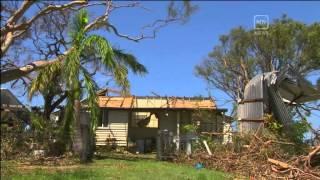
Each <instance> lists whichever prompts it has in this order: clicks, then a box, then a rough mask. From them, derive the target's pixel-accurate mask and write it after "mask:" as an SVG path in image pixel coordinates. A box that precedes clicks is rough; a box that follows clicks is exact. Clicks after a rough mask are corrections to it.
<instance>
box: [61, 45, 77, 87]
mask: <svg viewBox="0 0 320 180" xmlns="http://www.w3.org/2000/svg"><path fill="white" fill-rule="evenodd" d="M79 54H80V52H79V51H78V50H76V49H75V50H72V51H71V52H70V53H69V54H68V56H67V57H66V60H65V63H64V71H63V75H64V79H65V80H66V85H67V88H69V90H74V88H75V86H77V84H78V83H79V81H78V79H79V78H78V77H79V68H80V60H79V59H80V55H79Z"/></svg>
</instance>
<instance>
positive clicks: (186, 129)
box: [181, 124, 198, 134]
mask: <svg viewBox="0 0 320 180" xmlns="http://www.w3.org/2000/svg"><path fill="white" fill-rule="evenodd" d="M197 130H198V126H197V125H194V124H186V125H184V126H182V128H181V132H182V133H185V134H187V133H196V132H197Z"/></svg>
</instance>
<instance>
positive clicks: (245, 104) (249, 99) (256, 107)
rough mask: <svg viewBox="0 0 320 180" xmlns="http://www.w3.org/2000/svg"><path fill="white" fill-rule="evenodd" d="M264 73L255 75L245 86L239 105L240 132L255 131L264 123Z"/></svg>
mask: <svg viewBox="0 0 320 180" xmlns="http://www.w3.org/2000/svg"><path fill="white" fill-rule="evenodd" d="M263 78H264V76H263V75H258V76H256V77H254V78H253V79H252V80H251V81H250V82H249V83H248V84H247V85H246V87H245V91H244V99H243V100H242V102H240V103H239V106H238V120H239V122H240V132H249V131H254V130H256V129H257V128H259V126H261V125H263V115H264V114H263Z"/></svg>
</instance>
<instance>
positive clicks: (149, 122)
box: [131, 112, 159, 128]
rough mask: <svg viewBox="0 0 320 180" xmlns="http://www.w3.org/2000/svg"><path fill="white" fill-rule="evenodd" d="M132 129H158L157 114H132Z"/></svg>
mask: <svg viewBox="0 0 320 180" xmlns="http://www.w3.org/2000/svg"><path fill="white" fill-rule="evenodd" d="M131 124H132V127H144V128H158V127H159V120H158V118H157V116H156V114H155V113H151V112H132V122H131Z"/></svg>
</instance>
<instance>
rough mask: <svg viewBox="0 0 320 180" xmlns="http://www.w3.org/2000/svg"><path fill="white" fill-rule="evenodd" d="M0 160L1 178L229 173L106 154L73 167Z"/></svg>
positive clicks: (132, 179)
mask: <svg viewBox="0 0 320 180" xmlns="http://www.w3.org/2000/svg"><path fill="white" fill-rule="evenodd" d="M16 165H17V164H15V163H12V162H2V163H1V167H2V168H3V167H4V169H2V168H1V169H2V170H1V179H2V180H6V179H10V180H11V179H26V180H28V179H30V180H31V179H32V180H33V179H37V180H42V179H43V180H44V179H46V180H47V179H54V180H56V179H57V180H58V179H64V180H65V179H94V180H96V179H98V180H99V179H130V180H135V179H137V180H138V179H153V180H157V179H159V180H160V179H172V180H175V179H177V180H178V179H179V180H180V179H190V180H191V179H199V180H206V179H207V180H214V179H217V180H220V179H231V176H230V175H227V174H225V173H222V172H217V171H213V170H207V169H201V170H196V169H194V168H193V167H190V166H186V165H180V164H174V163H169V162H160V161H156V160H152V159H138V158H128V159H125V158H121V157H118V156H116V157H114V158H113V157H107V158H102V157H100V159H97V160H95V161H94V162H93V163H90V164H88V165H74V166H16Z"/></svg>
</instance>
